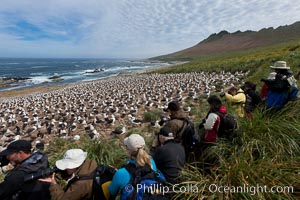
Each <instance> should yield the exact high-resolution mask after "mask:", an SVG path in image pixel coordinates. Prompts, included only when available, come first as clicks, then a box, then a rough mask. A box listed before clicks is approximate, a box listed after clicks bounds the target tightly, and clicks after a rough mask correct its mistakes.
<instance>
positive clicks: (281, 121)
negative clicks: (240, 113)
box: [176, 101, 300, 199]
mask: <svg viewBox="0 0 300 200" xmlns="http://www.w3.org/2000/svg"><path fill="white" fill-rule="evenodd" d="M299 109H300V102H299V101H296V102H290V103H289V104H288V105H287V106H286V107H284V108H283V109H282V110H281V111H279V112H277V113H267V112H260V111H256V112H255V113H254V117H253V118H252V119H239V124H240V128H239V130H238V131H237V133H236V134H237V136H236V138H235V139H233V140H232V141H222V142H219V143H218V144H217V145H215V146H213V147H211V148H209V149H208V150H207V151H206V152H205V153H204V154H205V155H204V156H199V157H201V158H200V159H197V160H195V162H194V163H191V164H189V165H188V166H186V167H185V169H184V171H183V172H182V176H183V177H184V178H186V180H189V181H187V182H185V183H182V185H186V184H193V185H195V186H196V187H197V188H199V191H198V193H193V192H188V193H185V194H178V195H177V196H176V197H177V199H220V198H221V199H296V195H297V194H296V192H297V191H298V192H299V189H300V184H299V178H300V166H299V161H300V123H299V122H300V117H299V115H298V114H297V112H298V110H299ZM199 157H198V158H199ZM203 157H208V158H210V159H211V158H214V159H213V160H214V162H213V164H211V165H210V168H209V172H207V170H206V171H205V170H204V168H203ZM212 184H215V185H218V186H228V187H232V186H235V187H237V186H240V187H241V186H246V187H248V191H246V192H227V193H220V192H215V193H214V192H210V191H209V186H211V185H212ZM258 186H260V187H266V188H267V190H271V188H272V187H273V186H280V187H283V186H285V187H286V188H285V193H271V192H264V191H263V190H262V189H254V187H258ZM289 186H292V187H293V191H294V193H292V188H288V187H289ZM211 187H212V186H211ZM280 189H281V190H283V189H282V188H280ZM288 189H289V191H290V192H288ZM254 192H256V193H255V194H254Z"/></svg>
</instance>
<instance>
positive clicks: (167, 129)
mask: <svg viewBox="0 0 300 200" xmlns="http://www.w3.org/2000/svg"><path fill="white" fill-rule="evenodd" d="M158 134H159V135H162V136H165V137H174V135H173V131H172V129H171V128H170V127H168V126H164V127H162V128H161V129H160V130H159V133H158Z"/></svg>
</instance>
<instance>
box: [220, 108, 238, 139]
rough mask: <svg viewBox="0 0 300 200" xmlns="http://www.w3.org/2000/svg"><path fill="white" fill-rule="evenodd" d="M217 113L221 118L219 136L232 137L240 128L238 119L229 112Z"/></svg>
mask: <svg viewBox="0 0 300 200" xmlns="http://www.w3.org/2000/svg"><path fill="white" fill-rule="evenodd" d="M216 114H217V115H218V116H219V117H220V119H221V122H220V126H219V131H218V137H219V138H227V139H230V138H232V137H233V133H234V132H235V130H236V129H237V128H238V123H237V119H236V118H235V117H234V116H233V115H231V114H229V113H226V114H223V113H220V112H216Z"/></svg>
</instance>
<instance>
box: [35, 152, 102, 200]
mask: <svg viewBox="0 0 300 200" xmlns="http://www.w3.org/2000/svg"><path fill="white" fill-rule="evenodd" d="M55 165H56V167H57V168H58V169H60V170H62V171H63V172H66V173H67V175H68V180H67V186H66V188H65V189H63V188H62V186H61V185H60V184H58V183H57V182H56V179H55V173H53V175H52V176H51V177H48V178H44V179H40V180H42V181H45V182H49V183H51V186H50V193H51V197H52V198H51V199H53V200H68V199H69V200H83V199H93V191H92V189H93V187H92V185H93V179H92V178H89V179H87V178H86V177H92V174H93V172H94V171H95V169H96V168H97V166H98V165H97V163H96V161H95V160H89V159H87V152H84V151H83V150H82V149H69V150H67V151H66V153H65V154H64V157H63V158H62V159H61V160H58V161H56V163H55Z"/></svg>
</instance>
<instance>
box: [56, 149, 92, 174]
mask: <svg viewBox="0 0 300 200" xmlns="http://www.w3.org/2000/svg"><path fill="white" fill-rule="evenodd" d="M86 157H87V152H84V151H82V149H70V150H68V151H66V153H65V154H64V157H63V159H61V160H58V161H56V163H55V165H56V167H57V168H58V169H60V170H66V169H75V168H77V167H79V166H80V165H81V164H82V163H83V162H84V161H85V159H86Z"/></svg>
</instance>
